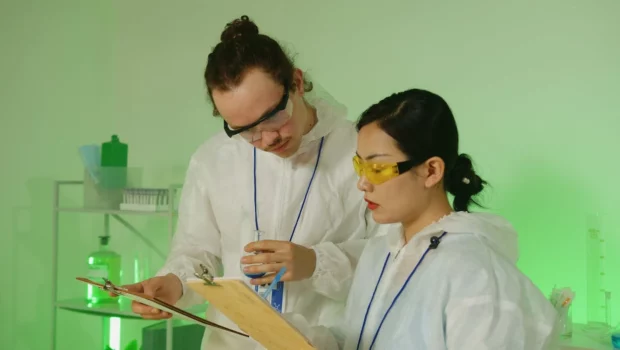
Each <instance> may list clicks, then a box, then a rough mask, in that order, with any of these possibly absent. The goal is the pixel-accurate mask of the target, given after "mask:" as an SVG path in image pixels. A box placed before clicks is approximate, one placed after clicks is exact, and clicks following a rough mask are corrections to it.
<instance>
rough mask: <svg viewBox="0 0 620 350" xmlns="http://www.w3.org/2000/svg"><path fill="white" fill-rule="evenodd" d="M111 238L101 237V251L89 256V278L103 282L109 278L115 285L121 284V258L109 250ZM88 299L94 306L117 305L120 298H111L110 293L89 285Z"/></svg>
mask: <svg viewBox="0 0 620 350" xmlns="http://www.w3.org/2000/svg"><path fill="white" fill-rule="evenodd" d="M109 239H110V237H109V236H100V237H99V242H100V246H99V250H98V251H96V252H94V253H92V254H90V255H89V256H88V274H87V276H88V278H89V279H91V280H93V281H95V282H103V279H104V278H107V279H108V280H110V282H112V283H113V284H115V285H120V284H121V256H120V255H119V254H117V253H115V252H113V251H111V250H110V249H109V248H108V241H109ZM87 288H88V289H87V299H88V301H89V302H90V303H93V304H104V303H117V302H118V300H119V298H113V297H111V296H110V295H109V294H108V292H106V291H104V290H101V289H99V288H96V287H93V286H91V285H90V284H89V285H87Z"/></svg>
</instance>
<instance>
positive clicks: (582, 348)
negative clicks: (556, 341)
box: [560, 323, 613, 350]
mask: <svg viewBox="0 0 620 350" xmlns="http://www.w3.org/2000/svg"><path fill="white" fill-rule="evenodd" d="M584 327H585V325H583V324H577V323H576V324H574V325H573V336H572V337H571V338H566V339H564V338H563V339H562V340H561V342H560V344H561V347H560V349H562V350H613V346H612V345H611V336H610V337H609V339H607V340H606V342H604V341H602V340H596V339H595V338H594V337H592V336H591V335H588V334H587V333H586V332H585V331H584Z"/></svg>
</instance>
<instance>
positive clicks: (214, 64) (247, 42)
mask: <svg viewBox="0 0 620 350" xmlns="http://www.w3.org/2000/svg"><path fill="white" fill-rule="evenodd" d="M220 40H221V41H220V42H219V43H218V44H217V45H215V47H214V48H213V50H212V51H211V53H210V54H209V58H208V60H207V67H206V69H205V73H204V77H205V81H206V83H207V90H208V93H209V99H210V100H211V102H212V104H213V115H219V112H218V111H217V108H216V107H215V103H213V95H212V92H213V90H223V91H227V90H230V89H232V88H235V87H237V86H239V84H240V83H241V81H242V80H243V78H244V76H245V74H246V73H247V72H248V71H249V70H250V69H261V70H263V71H264V72H265V73H267V74H269V75H270V76H271V77H272V78H273V80H275V81H276V82H278V83H280V84H282V86H284V87H286V88H289V89H294V88H295V86H294V82H293V74H294V71H295V66H294V64H293V60H292V59H291V58H290V57H289V56H288V55H287V54H286V53H285V52H284V50H283V49H282V47H281V46H280V44H278V42H277V41H275V40H274V39H272V38H271V37H269V36H267V35H264V34H260V33H259V32H258V26H256V24H255V23H254V22H252V21H251V20H250V19H249V18H248V16H241V18H237V19H235V20H234V21H232V22H230V23H228V24H226V27H225V28H224V31H223V32H222V34H221V36H220ZM304 89H305V91H306V92H307V91H311V90H312V83H309V82H307V81H304Z"/></svg>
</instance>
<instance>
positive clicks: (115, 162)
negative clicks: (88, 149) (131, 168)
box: [101, 135, 129, 168]
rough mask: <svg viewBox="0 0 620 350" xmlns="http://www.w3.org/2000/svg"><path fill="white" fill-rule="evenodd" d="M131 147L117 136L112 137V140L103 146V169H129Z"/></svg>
mask: <svg viewBox="0 0 620 350" xmlns="http://www.w3.org/2000/svg"><path fill="white" fill-rule="evenodd" d="M128 156H129V147H128V146H127V144H126V143H122V142H121V141H120V139H119V138H118V136H117V135H112V139H111V140H110V141H108V142H104V143H103V144H101V166H102V167H124V168H126V167H127V159H128Z"/></svg>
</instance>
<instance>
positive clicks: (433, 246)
mask: <svg viewBox="0 0 620 350" xmlns="http://www.w3.org/2000/svg"><path fill="white" fill-rule="evenodd" d="M446 233H447V232H444V233H442V234H441V236H439V238H437V237H435V236H433V237H431V244H430V245H429V246H428V248H426V251H425V252H424V254H422V257H421V258H420V260H419V261H418V263H417V264H416V265H415V267H414V268H413V270H412V271H411V273H409V277H407V279H406V280H405V283H404V284H403V285H402V287H400V290H399V291H398V293H397V294H396V296H395V297H394V299H393V300H392V303H391V304H390V306H389V307H388V309H387V310H386V311H385V314H383V318H381V323H379V327H377V330H376V331H375V335H374V336H373V337H372V342H371V343H370V347H369V348H368V349H369V350H370V349H372V347H373V346H374V345H375V341H376V340H377V336H378V335H379V331H380V330H381V327H382V326H383V322H385V319H386V317H387V315H388V314H389V313H390V311H391V310H392V307H393V306H394V304H396V300H398V297H400V295H401V293H402V292H403V290H405V287H407V284H408V283H409V281H410V280H411V276H413V274H414V273H415V271H416V270H417V269H418V266H420V264H421V263H422V261H423V260H424V258H425V257H426V254H427V253H428V252H429V250H431V249H436V248H437V246H439V243H440V242H441V239H442V238H443V236H445V235H446ZM390 254H391V253H388V255H387V256H386V257H385V262H384V263H383V268H382V269H381V274H379V280H378V281H377V284H376V285H375V289H374V290H373V292H372V296H371V297H370V302H369V303H368V307H367V308H366V314H364V321H363V322H362V330H361V331H360V336H359V338H358V339H357V347H356V349H357V350H359V348H360V345H361V343H362V335H363V334H364V328H366V320H367V319H368V312H369V311H370V307H371V306H372V302H373V301H374V299H375V293H377V287H379V283H381V278H383V273H384V272H385V267H386V266H387V262H388V260H389V259H390Z"/></svg>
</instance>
